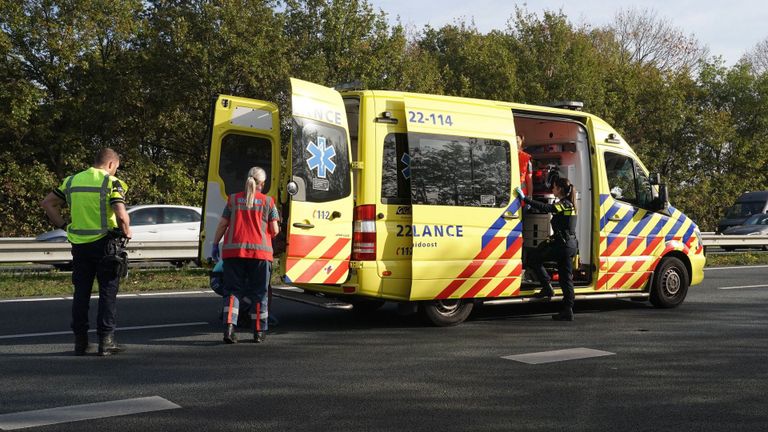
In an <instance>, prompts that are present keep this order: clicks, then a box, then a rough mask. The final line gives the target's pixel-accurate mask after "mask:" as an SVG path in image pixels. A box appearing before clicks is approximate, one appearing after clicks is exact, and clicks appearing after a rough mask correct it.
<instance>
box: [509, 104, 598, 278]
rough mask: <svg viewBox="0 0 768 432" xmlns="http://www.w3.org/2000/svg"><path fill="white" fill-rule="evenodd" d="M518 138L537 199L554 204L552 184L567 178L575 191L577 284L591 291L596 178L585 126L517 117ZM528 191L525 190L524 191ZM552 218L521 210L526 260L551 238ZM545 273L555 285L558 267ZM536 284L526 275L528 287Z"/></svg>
mask: <svg viewBox="0 0 768 432" xmlns="http://www.w3.org/2000/svg"><path fill="white" fill-rule="evenodd" d="M514 116H515V130H516V132H517V135H521V136H522V137H524V142H523V145H522V151H524V152H526V153H528V154H529V155H530V158H531V175H530V176H529V177H528V181H530V182H531V183H532V185H529V189H532V195H533V199H535V200H537V201H542V202H548V203H554V201H555V196H554V195H553V193H552V185H551V181H552V179H553V178H554V176H555V175H558V176H560V177H566V178H568V179H569V180H570V181H571V183H572V184H573V185H574V187H575V188H576V202H575V203H574V204H575V206H576V214H577V225H576V230H577V233H576V235H577V238H578V240H579V250H578V264H579V265H578V267H577V266H574V273H573V277H574V284H575V285H577V286H578V285H582V286H583V285H588V284H589V283H590V282H591V277H592V274H591V267H592V266H591V252H592V251H591V248H592V236H591V232H592V212H593V208H592V206H593V203H592V199H591V197H592V174H591V164H590V153H589V138H588V136H587V130H586V128H585V127H584V125H583V124H582V123H580V122H577V121H575V120H570V119H565V118H560V117H558V118H548V117H544V116H541V115H531V114H526V113H518V112H515V113H514ZM523 189H524V190H525V189H526V188H525V187H523ZM551 218H552V216H551V215H550V214H548V213H543V214H542V213H540V212H538V211H536V210H534V209H532V208H530V207H529V208H524V209H523V260H524V261H525V259H526V256H527V255H528V254H529V251H530V250H531V249H533V248H536V247H537V246H538V245H539V244H540V243H541V242H543V241H544V240H546V239H547V238H549V237H550V236H551V235H552V230H551V227H550V220H551ZM545 267H546V268H547V270H548V271H549V273H550V276H551V277H552V281H553V282H556V281H557V268H556V266H555V263H546V264H545ZM528 284H535V285H538V281H536V280H535V278H533V276H532V275H526V277H525V279H524V285H528Z"/></svg>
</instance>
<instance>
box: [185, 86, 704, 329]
mask: <svg viewBox="0 0 768 432" xmlns="http://www.w3.org/2000/svg"><path fill="white" fill-rule="evenodd" d="M291 84H292V97H291V112H290V113H288V114H287V115H286V116H285V117H284V118H283V119H282V122H281V119H280V118H279V116H278V107H277V105H275V104H273V103H270V102H263V101H257V100H251V99H245V98H241V97H235V96H226V95H220V96H219V97H218V98H217V99H216V100H215V101H214V105H213V110H212V112H213V113H212V122H211V146H210V155H209V161H208V179H207V186H206V192H205V210H204V212H205V217H204V221H203V224H202V232H201V243H200V258H201V260H203V261H206V260H208V259H209V258H210V252H211V245H210V239H211V238H212V237H213V231H214V230H215V228H216V224H217V221H218V217H219V216H220V214H221V210H222V208H223V206H224V203H225V202H226V196H227V194H230V193H233V192H236V191H239V190H240V189H241V188H242V184H241V183H242V180H243V179H242V178H241V177H242V176H243V175H244V173H245V172H246V171H247V170H248V168H250V167H251V166H254V165H256V166H261V167H262V168H264V169H266V170H267V172H268V174H269V179H268V182H267V185H266V186H265V193H267V194H269V195H271V196H273V197H274V198H275V199H276V200H277V202H280V203H282V204H283V205H282V208H283V214H282V215H281V216H282V217H283V222H284V226H285V231H287V236H286V243H287V246H286V250H285V253H284V255H282V256H281V257H280V259H279V262H280V272H281V274H282V275H283V280H284V282H285V283H286V284H289V285H290V286H293V287H298V288H301V289H302V290H304V291H305V292H306V293H310V294H313V295H316V294H320V295H321V296H322V298H323V299H325V300H326V301H327V300H328V299H334V303H333V304H336V305H340V304H344V305H349V304H351V305H353V306H354V307H355V308H356V309H358V310H369V309H374V308H376V307H379V306H381V305H382V304H383V303H384V302H385V301H393V302H398V303H399V304H400V305H401V306H402V307H403V309H404V310H408V309H412V310H418V311H420V312H421V313H423V315H424V317H425V318H427V319H428V320H429V321H430V322H432V323H434V324H436V325H440V326H447V325H455V324H458V323H461V322H462V321H464V320H465V319H466V318H467V317H468V316H469V314H470V312H471V311H472V309H473V308H474V307H475V306H478V305H481V304H485V305H492V304H506V303H525V302H533V301H547V300H540V299H537V298H534V297H533V294H534V293H535V291H536V290H537V289H538V288H539V285H538V284H537V283H536V281H534V280H531V278H530V277H529V276H528V273H531V272H526V271H525V270H524V269H525V258H526V255H527V254H528V253H529V251H530V248H534V247H536V246H537V245H538V244H539V243H540V242H542V241H544V240H546V239H547V238H548V237H549V236H550V234H551V233H550V228H549V218H550V216H549V215H548V214H538V213H536V212H535V211H533V210H531V209H526V208H525V206H524V204H523V203H522V202H521V200H520V199H519V197H517V196H516V195H515V193H514V188H515V187H517V186H519V185H520V172H519V166H518V160H517V158H518V150H520V149H518V148H517V140H516V135H523V136H524V137H525V140H524V148H523V149H522V150H523V151H525V152H526V153H527V154H529V155H530V157H531V164H530V165H531V170H532V172H531V176H530V178H531V181H532V182H533V196H534V198H535V199H537V200H543V201H547V200H550V201H551V200H553V199H554V196H553V195H552V194H551V179H552V177H553V176H555V175H557V176H564V177H567V178H568V179H569V180H571V182H572V183H573V184H574V185H575V187H576V190H577V199H576V203H575V205H576V211H577V214H578V225H577V237H578V241H579V249H578V257H577V260H576V261H577V262H576V266H575V271H574V282H575V285H576V298H577V300H579V299H594V298H632V299H638V300H650V301H651V303H652V304H654V305H655V306H657V307H675V306H678V305H679V304H681V303H682V302H683V300H684V299H685V296H686V293H687V290H688V287H689V286H690V285H695V284H698V283H700V282H701V281H702V279H703V267H704V262H705V258H704V253H703V252H704V249H703V246H702V243H701V237H700V233H699V230H698V227H697V226H696V224H695V223H693V221H691V220H690V219H689V218H688V217H686V216H685V215H684V214H683V213H682V212H681V211H679V210H678V209H676V208H674V207H673V206H672V205H670V203H669V201H668V198H667V194H666V187H665V186H664V185H663V184H662V183H661V181H660V179H659V176H658V175H656V174H649V173H648V170H647V169H646V168H645V167H644V166H643V164H642V162H641V161H640V159H639V158H638V156H637V155H636V154H635V153H634V152H633V151H632V149H631V147H630V146H629V145H628V144H627V143H626V142H625V141H624V139H623V138H622V137H621V135H620V134H618V133H617V132H616V131H615V130H614V129H613V128H612V127H611V126H610V125H608V124H607V123H606V122H604V121H603V120H601V119H599V118H598V117H596V116H594V115H591V114H588V113H585V112H582V111H580V110H574V109H570V108H573V106H570V107H565V108H563V107H560V108H557V107H545V106H534V105H524V104H515V103H508V102H498V101H490V100H479V99H468V98H459V97H449V96H436V95H425V94H414V93H404V92H395V91H372V90H347V91H343V92H339V91H336V90H334V89H330V88H326V87H322V86H319V85H316V84H312V83H309V82H306V81H301V80H297V79H292V80H291ZM281 126H282V127H287V128H289V129H290V135H291V140H290V143H289V144H288V145H287V146H286V147H285V148H283V147H281V135H280V128H281ZM206 240H207V241H206ZM276 270H277V268H276ZM551 273H553V274H556V272H551ZM555 288H556V289H557V286H555ZM560 298H561V297H559V296H557V295H556V296H555V297H552V301H558V300H559V299H560Z"/></svg>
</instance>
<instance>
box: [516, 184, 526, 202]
mask: <svg viewBox="0 0 768 432" xmlns="http://www.w3.org/2000/svg"><path fill="white" fill-rule="evenodd" d="M515 193H517V196H519V197H520V199H522V200H524V199H525V193H523V190H522V189H520V186H518V187H516V188H515Z"/></svg>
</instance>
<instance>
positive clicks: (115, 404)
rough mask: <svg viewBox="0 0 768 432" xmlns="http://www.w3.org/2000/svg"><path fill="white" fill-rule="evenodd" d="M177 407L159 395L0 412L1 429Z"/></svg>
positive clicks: (23, 427)
mask: <svg viewBox="0 0 768 432" xmlns="http://www.w3.org/2000/svg"><path fill="white" fill-rule="evenodd" d="M177 408H181V406H179V405H176V404H175V403H173V402H171V401H169V400H167V399H163V398H161V397H160V396H150V397H143V398H135V399H123V400H116V401H109V402H98V403H90V404H83V405H70V406H63V407H57V408H48V409H42V410H35V411H22V412H17V413H10V414H3V415H0V429H2V430H16V429H26V428H31V427H37V426H49V425H55V424H61V423H70V422H75V421H82V420H93V419H100V418H108V417H116V416H123V415H129V414H139V413H146V412H152V411H163V410H169V409H177Z"/></svg>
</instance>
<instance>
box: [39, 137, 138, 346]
mask: <svg viewBox="0 0 768 432" xmlns="http://www.w3.org/2000/svg"><path fill="white" fill-rule="evenodd" d="M119 166H120V156H119V155H118V154H117V152H115V151H114V150H112V149H109V148H104V149H101V150H99V152H98V153H97V154H96V156H95V158H94V162H93V166H92V167H90V168H88V169H87V170H85V171H82V172H79V173H77V174H75V175H71V176H69V177H67V178H66V179H64V181H63V182H62V183H61V186H59V187H58V188H57V189H55V190H54V191H53V192H51V193H49V194H48V195H47V196H46V197H45V199H43V201H42V202H41V203H40V206H41V207H42V208H43V209H44V210H45V213H46V215H47V216H48V219H50V220H51V222H52V223H53V225H54V226H56V227H58V228H60V229H63V230H66V231H67V240H69V242H70V243H72V283H73V284H74V286H75V293H74V296H73V300H72V331H73V332H74V333H75V355H85V354H86V352H88V351H89V348H90V347H89V345H88V307H89V303H90V301H91V290H92V289H93V280H94V279H96V280H98V282H99V311H98V315H97V317H96V332H97V334H98V336H99V351H98V354H99V355H101V356H107V355H111V354H115V353H117V352H119V351H121V350H122V346H120V345H117V343H116V342H115V337H114V331H115V319H116V314H117V304H116V302H117V291H118V289H119V284H120V275H119V272H118V271H115V268H114V266H110V265H109V264H108V262H106V261H105V260H104V258H105V256H107V253H108V250H107V249H108V242H109V241H111V239H110V236H109V235H108V234H109V232H110V230H114V229H116V228H117V229H120V230H122V234H123V235H124V236H125V237H127V238H131V227H130V219H129V217H128V213H127V212H126V209H125V193H126V192H127V190H128V186H127V185H126V184H125V182H123V181H122V180H120V179H118V178H117V177H115V173H116V172H117V168H118V167H119ZM64 205H69V207H70V209H71V218H72V221H71V222H70V223H69V224H67V223H66V221H65V220H64V218H63V217H62V215H61V207H62V206H64Z"/></svg>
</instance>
